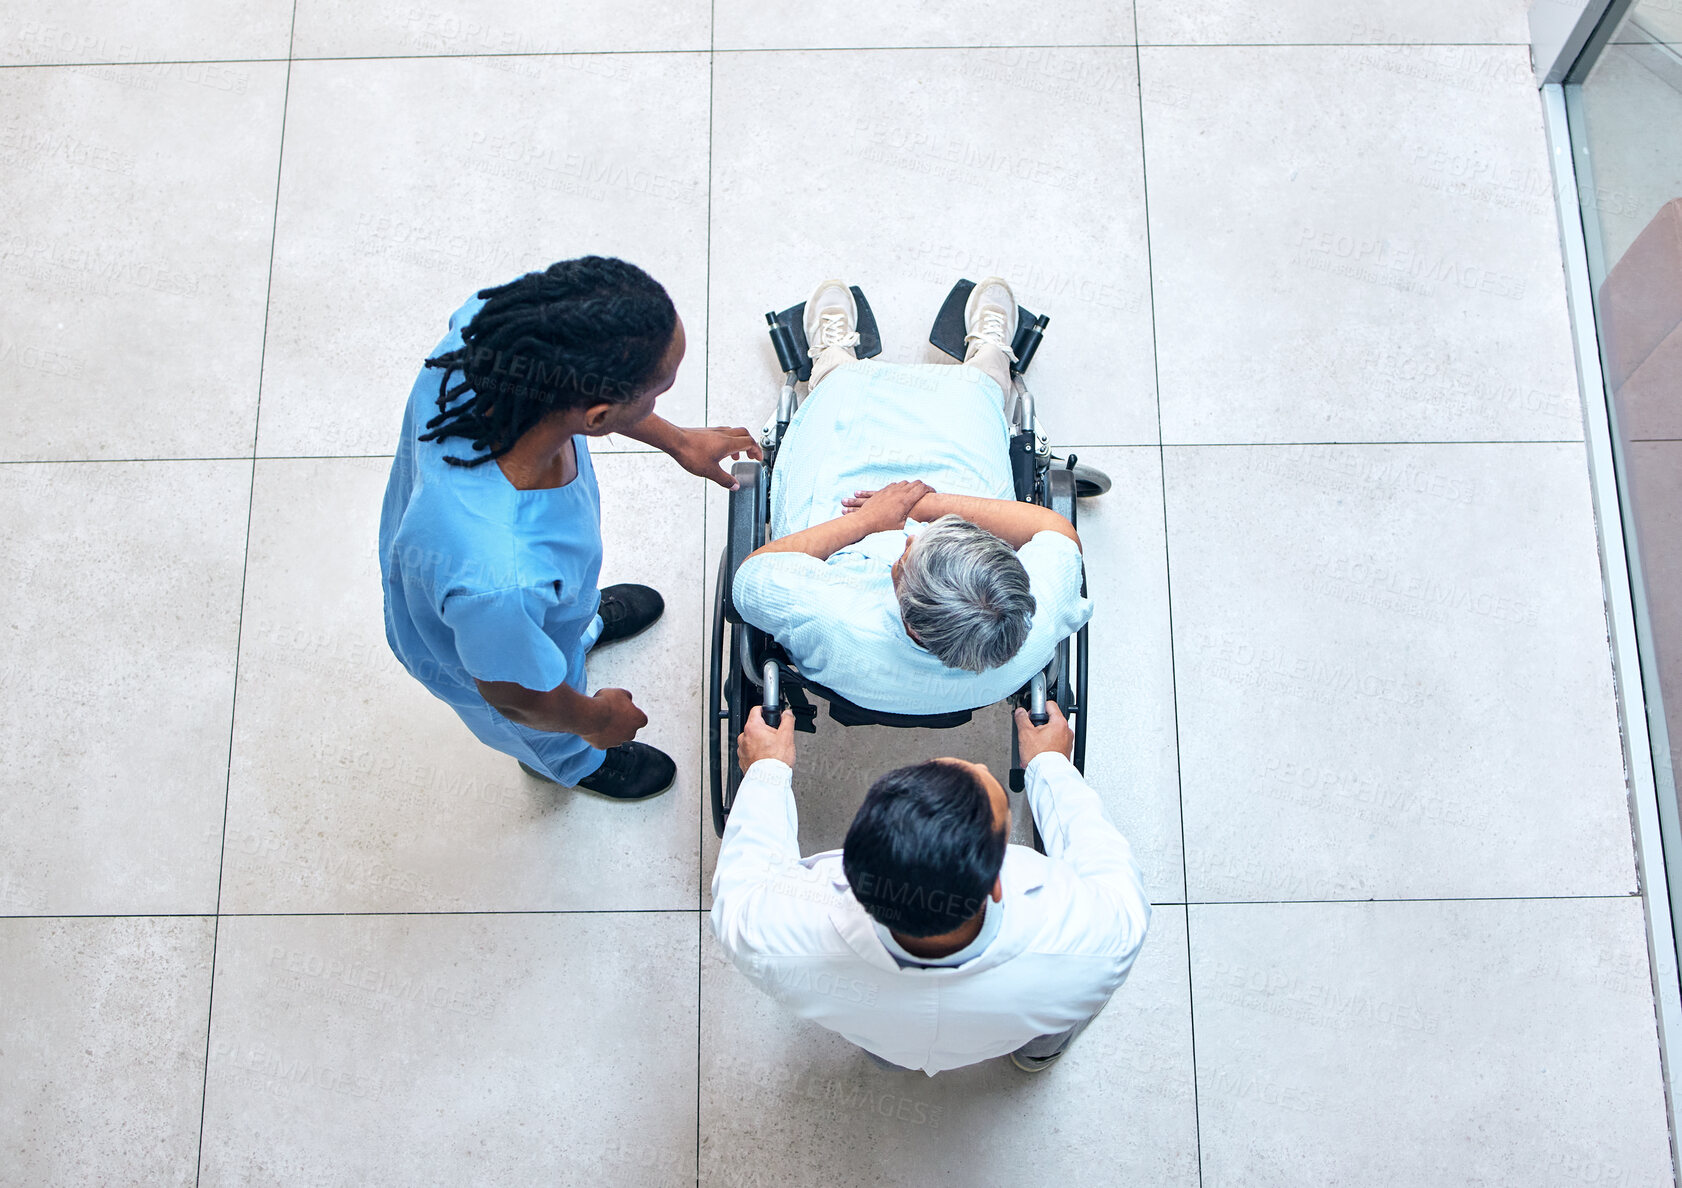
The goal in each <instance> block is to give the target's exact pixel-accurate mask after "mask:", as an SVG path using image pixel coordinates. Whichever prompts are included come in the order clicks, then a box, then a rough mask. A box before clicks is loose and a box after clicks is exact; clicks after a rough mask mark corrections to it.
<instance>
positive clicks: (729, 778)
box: [707, 553, 747, 837]
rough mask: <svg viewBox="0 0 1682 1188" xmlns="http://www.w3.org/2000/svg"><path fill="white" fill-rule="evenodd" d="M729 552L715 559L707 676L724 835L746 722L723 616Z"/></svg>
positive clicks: (713, 772)
mask: <svg viewBox="0 0 1682 1188" xmlns="http://www.w3.org/2000/svg"><path fill="white" fill-rule="evenodd" d="M727 564H729V554H728V553H726V554H724V555H722V556H720V557H719V559H718V585H717V586H715V587H714V591H713V631H712V668H711V670H710V671H709V673H708V679H707V764H708V769H709V770H708V773H707V774H708V787H709V789H710V791H711V796H712V810H713V831H714V832H715V833H717V834H718V836H720V837H723V836H724V822H725V819H726V818H727V817H729V815H730V806H731V805H732V804H734V803H735V801H736V790H737V788H739V787H740V786H741V782H742V773H741V770H740V769H739V768H738V767H737V766H736V739H737V738H738V737H739V736H740V735H741V733H742V728H743V727H744V726H745V725H746V724H747V703H746V700H745V695H744V691H743V688H742V674H741V673H740V672H739V671H738V670H737V667H736V638H735V636H736V630H737V629H736V628H735V627H734V626H733V625H732V624H731V623H730V622H729V621H728V620H727V619H726V618H725V615H724V577H725V566H726V565H727Z"/></svg>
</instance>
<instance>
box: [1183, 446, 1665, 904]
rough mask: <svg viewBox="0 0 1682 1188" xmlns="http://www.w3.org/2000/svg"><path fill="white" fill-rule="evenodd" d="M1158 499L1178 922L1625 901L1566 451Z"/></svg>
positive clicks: (1197, 455) (1431, 458)
mask: <svg viewBox="0 0 1682 1188" xmlns="http://www.w3.org/2000/svg"><path fill="white" fill-rule="evenodd" d="M1167 479H1168V481H1167V498H1168V542H1169V572H1170V575H1171V579H1172V586H1171V589H1172V592H1173V605H1174V635H1175V648H1174V652H1175V671H1176V676H1177V680H1178V690H1179V724H1180V747H1181V759H1180V763H1181V770H1182V782H1183V786H1184V804H1185V829H1186V853H1187V866H1188V878H1189V881H1190V888H1189V894H1190V898H1191V899H1192V900H1193V901H1197V900H1209V899H1216V900H1225V899H1322V898H1332V899H1341V898H1364V897H1368V896H1378V897H1381V898H1388V897H1412V896H1439V895H1440V896H1479V895H1571V894H1627V893H1631V892H1633V891H1634V890H1635V867H1634V860H1633V857H1632V855H1631V850H1630V833H1629V813H1628V809H1627V807H1626V805H1625V797H1624V782H1623V769H1622V758H1621V754H1620V751H1619V742H1618V722H1617V713H1616V706H1615V702H1614V700H1613V691H1612V672H1611V662H1610V657H1609V655H1608V652H1607V646H1606V627H1605V619H1604V617H1603V612H1602V609H1601V589H1600V574H1599V569H1598V566H1597V563H1596V557H1595V539H1594V525H1593V522H1592V517H1591V514H1590V503H1589V494H1588V489H1587V483H1586V481H1585V476H1584V473H1583V455H1582V449H1581V447H1580V446H1577V445H1574V444H1569V443H1566V444H1546V443H1544V444H1530V445H1439V446H1342V447H1339V446H1315V447H1279V446H1275V447H1248V448H1240V447H1182V448H1172V447H1171V448H1170V449H1169V450H1168V451H1167Z"/></svg>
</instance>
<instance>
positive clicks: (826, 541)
mask: <svg viewBox="0 0 1682 1188" xmlns="http://www.w3.org/2000/svg"><path fill="white" fill-rule="evenodd" d="M929 494H930V491H929V485H928V484H927V483H924V482H916V481H911V482H898V483H889V484H888V485H887V486H885V487H883V488H882V489H881V490H880V491H872V492H870V497H869V498H868V499H861V500H858V501H857V502H855V503H854V504H853V505H852V506H850V507H848V509H847V512H848V513H850V514H843V515H840V516H837V517H836V518H835V519H833V520H826V521H824V522H823V523H822V524H813V525H812V526H811V527H810V528H807V529H805V530H804V531H801V532H791V533H789V534H788V535H787V536H779V537H778V538H777V539H776V540H773V541H770V542H769V543H767V544H764V545H761V546H760V547H759V548H757V549H755V550H754V551H753V552H751V553H749V554H748V557H750V558H752V557H757V556H759V554H761V553H806V554H809V555H810V556H813V557H816V558H817V559H818V560H819V561H827V560H829V555H830V554H831V553H834V552H838V551H839V550H841V549H844V548H846V547H847V546H848V545H850V544H857V543H858V542H859V541H861V540H863V539H864V538H865V537H867V536H869V535H870V534H871V533H872V532H885V531H888V530H889V529H892V528H903V527H905V518H906V517H907V516H908V515H910V514H911V509H912V508H914V507H916V506H918V501H919V500H924V499H927V498H928V496H929ZM982 502H987V501H986V500H983V501H982ZM983 526H984V527H985V525H983ZM1012 547H1014V546H1012Z"/></svg>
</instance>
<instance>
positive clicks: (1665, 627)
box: [1565, 0, 1682, 878]
mask: <svg viewBox="0 0 1682 1188" xmlns="http://www.w3.org/2000/svg"><path fill="white" fill-rule="evenodd" d="M1616 7H1617V6H1614V9H1615V8H1616ZM1565 99H1566V109H1567V113H1568V115H1569V118H1570V125H1571V144H1572V151H1573V155H1574V157H1575V165H1576V170H1577V185H1578V199H1579V203H1580V205H1581V208H1582V217H1583V231H1584V237H1585V239H1586V241H1587V248H1588V263H1589V278H1590V282H1591V285H1592V287H1593V291H1594V306H1595V318H1596V322H1597V330H1598V334H1599V339H1600V349H1601V368H1602V371H1603V373H1604V376H1605V382H1606V395H1607V406H1608V409H1609V411H1610V418H1611V422H1612V430H1613V438H1614V440H1613V459H1614V464H1615V469H1616V470H1617V472H1618V485H1619V495H1620V499H1621V501H1622V503H1623V507H1624V531H1625V536H1626V545H1627V551H1628V554H1629V557H1630V579H1631V586H1632V591H1633V593H1634V596H1635V610H1636V631H1637V634H1638V637H1639V638H1640V645H1641V651H1642V675H1643V684H1644V685H1645V687H1646V690H1645V691H1646V696H1647V716H1648V726H1649V733H1650V735H1651V739H1652V744H1653V751H1654V755H1653V765H1654V776H1655V779H1656V783H1657V785H1658V788H1659V791H1660V795H1661V796H1669V797H1672V798H1674V797H1675V796H1676V788H1677V778H1676V777H1677V775H1678V772H1677V770H1676V764H1677V759H1678V755H1677V748H1678V746H1682V0H1637V2H1636V3H1634V4H1632V5H1630V6H1629V8H1628V9H1627V11H1625V12H1624V13H1623V15H1622V17H1621V19H1618V20H1617V21H1616V23H1615V25H1613V26H1612V27H1610V28H1607V29H1602V30H1600V31H1599V32H1598V33H1597V35H1596V37H1595V38H1594V39H1593V41H1591V43H1590V49H1589V51H1588V52H1587V53H1585V54H1584V58H1583V61H1582V62H1581V63H1580V64H1579V66H1578V67H1577V70H1576V72H1575V73H1574V74H1573V76H1572V77H1571V78H1569V79H1568V80H1567V85H1566V87H1565ZM1672 877H1673V878H1674V877H1675V875H1674V873H1673V875H1672Z"/></svg>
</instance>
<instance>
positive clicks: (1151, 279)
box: [1133, 4, 1203, 1188]
mask: <svg viewBox="0 0 1682 1188" xmlns="http://www.w3.org/2000/svg"><path fill="white" fill-rule="evenodd" d="M1133 39H1134V41H1135V42H1137V41H1138V39H1139V6H1138V5H1137V4H1135V5H1134V6H1133ZM1144 70H1145V67H1144V62H1143V61H1142V59H1141V55H1140V52H1139V49H1138V47H1137V46H1135V47H1134V50H1133V81H1134V84H1135V85H1134V88H1133V90H1134V93H1135V96H1136V99H1137V102H1138V111H1139V197H1140V202H1141V205H1142V208H1143V214H1144V220H1145V292H1146V294H1147V295H1148V297H1149V299H1150V311H1151V388H1152V390H1153V391H1154V392H1155V393H1156V441H1157V447H1156V477H1157V483H1158V490H1159V493H1160V495H1161V499H1162V580H1163V585H1164V593H1165V595H1166V597H1165V599H1164V602H1165V606H1166V609H1167V613H1168V691H1169V696H1170V699H1171V700H1172V702H1173V706H1174V794H1175V796H1176V798H1177V806H1178V812H1179V818H1180V886H1181V888H1182V892H1181V893H1182V894H1186V893H1187V892H1188V891H1189V890H1190V887H1191V877H1190V875H1189V874H1188V873H1187V870H1186V792H1185V779H1184V773H1183V772H1182V770H1181V766H1180V756H1181V748H1180V680H1179V672H1178V669H1177V668H1176V660H1175V656H1174V571H1173V566H1172V564H1171V563H1170V560H1169V548H1168V461H1167V446H1166V444H1165V443H1164V442H1163V440H1162V369H1161V357H1162V348H1161V344H1160V342H1159V341H1158V339H1157V327H1156V260H1155V257H1154V255H1153V254H1152V251H1151V197H1150V169H1149V165H1150V162H1149V158H1148V154H1147V153H1146V151H1145V98H1144V95H1145V78H1144ZM1180 910H1181V911H1182V912H1183V913H1184V914H1185V923H1186V1028H1187V1030H1188V1031H1189V1032H1190V1038H1191V1116H1192V1141H1193V1145H1194V1147H1195V1149H1196V1151H1197V1183H1198V1185H1199V1188H1201V1186H1202V1184H1203V1107H1202V1102H1201V1101H1200V1100H1199V1098H1198V1091H1197V1003H1196V1001H1195V994H1196V987H1195V985H1194V984H1193V981H1192V974H1191V910H1190V909H1189V908H1186V907H1184V906H1182V907H1181V909H1180Z"/></svg>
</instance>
